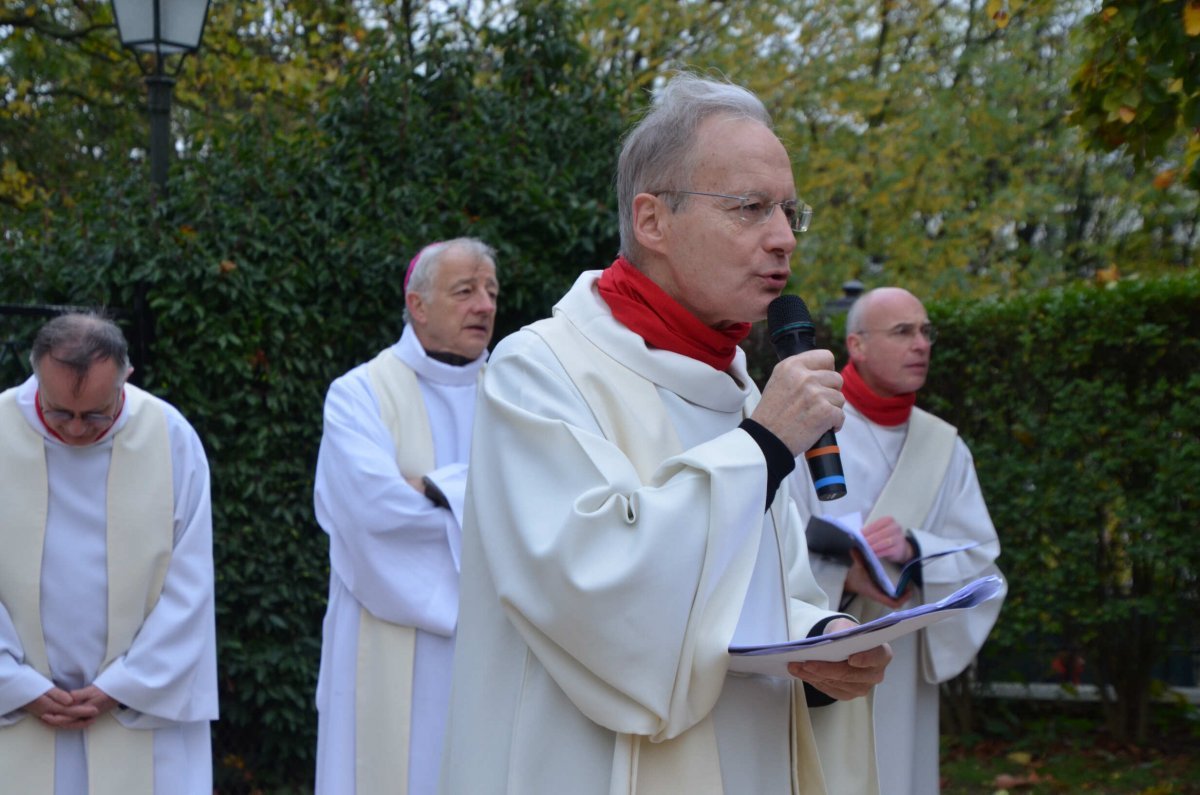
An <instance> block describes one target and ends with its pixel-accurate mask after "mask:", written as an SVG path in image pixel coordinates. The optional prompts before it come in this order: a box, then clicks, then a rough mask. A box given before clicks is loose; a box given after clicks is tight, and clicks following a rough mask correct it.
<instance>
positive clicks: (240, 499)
mask: <svg viewBox="0 0 1200 795" xmlns="http://www.w3.org/2000/svg"><path fill="white" fill-rule="evenodd" d="M573 41H574V31H573V29H572V23H571V21H570V19H569V18H567V17H566V16H565V15H564V14H563V12H562V10H561V8H559V7H557V6H555V5H553V4H538V5H535V6H531V7H530V8H528V9H524V10H523V13H521V14H519V15H517V16H516V17H515V19H514V21H513V22H512V23H511V27H510V28H509V29H508V30H506V31H503V32H501V33H498V34H494V39H493V40H491V41H489V42H488V44H487V46H486V47H485V48H484V49H482V50H480V49H468V48H465V47H463V46H461V45H460V44H458V43H456V42H455V41H454V39H453V38H452V37H451V36H449V35H442V34H435V35H434V37H433V38H432V40H431V41H429V43H428V46H427V48H425V49H424V50H423V51H422V53H420V54H418V56H417V62H416V63H411V62H408V61H407V60H406V59H405V58H404V57H402V56H400V55H398V54H396V53H393V52H384V53H374V54H366V55H364V57H363V60H362V61H361V62H360V63H358V64H357V65H356V66H355V67H354V68H355V70H356V71H355V73H354V78H355V79H354V80H352V81H351V82H350V83H349V86H350V87H349V88H348V89H346V90H345V91H343V92H342V93H341V94H340V95H339V96H336V97H332V98H331V100H330V102H329V103H328V108H329V110H328V112H326V113H324V114H323V115H321V116H320V117H319V118H318V120H317V124H316V125H315V127H314V128H313V129H311V130H309V131H307V133H306V134H305V135H303V136H301V135H298V134H296V133H294V132H293V133H287V134H285V133H278V134H275V133H273V132H272V129H270V128H269V127H265V126H264V125H261V124H260V123H259V121H258V120H256V119H254V118H250V117H248V118H247V119H246V121H245V123H244V125H243V126H242V127H241V129H239V130H238V131H237V132H236V133H235V134H234V135H231V136H229V137H228V138H222V139H221V140H219V141H217V140H214V141H213V142H212V143H211V147H210V149H209V150H208V151H206V152H205V153H204V155H203V158H202V159H196V160H192V161H190V162H186V163H177V164H175V166H174V172H173V174H172V180H171V183H170V197H169V200H168V201H166V202H163V203H162V204H160V205H159V207H158V208H156V210H154V211H153V212H152V211H151V209H150V207H149V199H148V186H147V185H146V180H145V175H141V174H136V173H116V174H114V175H113V176H112V177H111V179H110V180H109V181H108V182H107V183H103V184H100V183H97V184H94V185H93V186H92V189H91V190H88V191H83V190H81V191H80V192H78V193H76V194H75V197H74V198H75V200H76V201H77V202H78V204H77V205H76V206H74V207H66V206H59V207H56V208H55V212H54V216H53V217H54V224H53V227H51V228H41V227H38V228H30V229H13V230H9V234H10V236H11V237H10V239H9V240H8V241H7V242H6V244H5V250H4V253H3V255H2V256H0V285H3V286H2V288H0V303H27V302H38V303H71V304H88V305H108V306H113V307H122V308H128V307H132V306H134V304H135V303H136V299H137V296H138V295H139V294H144V295H145V297H146V300H147V301H148V305H149V308H150V311H151V315H152V317H153V329H152V338H151V341H150V350H149V356H148V363H147V365H146V366H145V367H144V368H142V369H141V370H140V371H139V373H137V375H136V377H135V380H138V381H139V383H141V384H142V385H143V386H145V387H146V388H148V389H150V390H151V391H152V392H154V393H156V394H158V395H160V396H162V397H163V398H165V399H167V400H169V401H171V402H172V403H174V404H175V405H176V406H178V407H179V408H180V409H181V410H182V411H183V413H184V414H185V415H186V416H187V417H188V418H189V419H190V420H191V422H192V423H193V425H194V426H195V427H196V429H197V431H198V432H199V434H200V436H201V438H202V439H203V440H204V443H205V446H206V449H207V451H208V454H209V458H210V463H211V466H212V482H213V509H214V536H215V556H216V566H217V590H218V594H217V596H218V608H217V609H218V616H217V622H218V634H219V638H218V640H219V656H220V688H221V720H220V722H218V724H217V725H216V728H215V737H214V753H215V756H216V768H217V784H218V787H219V789H220V791H222V792H242V791H250V790H251V789H257V788H261V789H264V790H266V791H279V790H280V788H283V787H297V786H299V787H303V786H304V785H306V784H307V783H308V782H310V781H311V778H312V771H313V764H314V762H313V760H314V752H315V747H316V739H315V729H316V720H315V709H314V705H313V700H314V691H315V685H316V673H317V662H318V658H319V647H320V626H321V619H322V616H323V614H324V603H325V593H326V589H327V582H328V552H327V540H326V537H325V536H324V534H323V533H322V532H321V530H320V528H319V527H318V526H317V525H316V523H315V520H314V518H313V511H312V478H313V470H314V466H315V462H316V454H317V447H318V443H319V440H320V432H321V408H322V401H323V397H324V393H325V389H326V387H327V386H328V384H329V382H330V381H331V380H332V379H333V378H335V377H337V376H338V375H340V374H341V373H343V372H345V371H346V370H347V369H349V368H350V367H352V366H353V365H355V364H357V363H359V362H361V361H364V360H366V359H367V358H369V357H371V356H373V355H374V354H375V353H376V352H377V351H378V350H379V349H380V348H382V347H384V346H386V345H388V344H390V343H391V342H392V341H394V340H395V339H396V338H397V337H398V336H399V334H400V330H401V328H400V327H401V320H400V312H401V308H402V286H401V283H402V279H403V273H404V268H405V266H406V265H407V263H408V260H409V258H410V257H411V256H412V255H413V254H414V253H415V252H416V250H417V249H418V248H419V247H420V246H421V245H423V244H425V243H427V242H430V241H432V240H435V239H442V238H446V237H451V236H456V235H464V234H468V235H473V236H477V237H480V238H482V239H484V240H485V241H487V242H489V243H490V244H492V245H493V246H495V247H496V248H497V250H498V275H499V276H500V280H501V285H502V288H501V319H500V326H501V328H502V330H504V331H508V330H512V329H514V328H516V327H518V326H519V325H521V324H523V323H525V322H528V321H529V320H532V319H534V318H536V317H540V316H542V315H545V314H547V313H548V311H549V308H550V304H551V303H552V301H553V300H554V299H556V298H557V297H558V296H559V295H561V294H562V293H563V292H564V291H565V289H566V287H567V286H569V284H570V283H571V282H572V281H573V280H574V278H575V276H576V274H577V273H578V272H579V271H581V270H584V269H586V268H596V267H603V266H605V265H607V264H608V262H609V261H610V260H611V258H612V257H613V256H614V255H615V252H616V248H617V243H616V228H617V223H616V214H615V211H614V200H613V197H612V189H611V178H612V173H613V170H614V167H615V161H616V153H617V146H618V139H619V137H620V133H621V130H622V119H621V116H620V114H619V113H618V112H617V110H616V106H615V104H614V102H613V101H612V100H610V96H611V95H610V93H609V91H608V89H607V87H606V86H605V84H604V83H603V81H602V80H599V81H598V80H597V79H596V78H595V77H594V76H593V75H591V74H590V73H589V69H590V67H589V64H588V63H587V61H586V59H585V58H584V56H583V55H582V53H581V51H580V50H579V49H578V48H577V46H576V45H575V44H573ZM127 330H131V329H128V328H127ZM27 350H28V349H27V348H26V349H25V352H26V353H27ZM0 367H3V368H4V369H3V371H2V374H3V378H4V383H5V384H11V383H14V382H16V381H17V380H19V379H20V378H22V377H24V374H25V373H24V371H23V370H21V369H20V368H19V367H18V366H16V365H15V364H14V362H13V360H12V357H8V358H7V359H5V360H0ZM398 576H402V573H398Z"/></svg>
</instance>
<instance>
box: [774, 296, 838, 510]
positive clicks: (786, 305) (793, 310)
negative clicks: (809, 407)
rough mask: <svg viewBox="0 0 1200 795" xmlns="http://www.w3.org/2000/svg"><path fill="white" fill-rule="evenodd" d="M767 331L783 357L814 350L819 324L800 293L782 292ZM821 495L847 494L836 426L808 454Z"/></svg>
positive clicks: (826, 496)
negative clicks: (835, 431)
mask: <svg viewBox="0 0 1200 795" xmlns="http://www.w3.org/2000/svg"><path fill="white" fill-rule="evenodd" d="M767 333H768V334H769V335H770V337H771V345H773V346H774V347H775V354H776V355H777V356H778V357H779V358H780V359H786V358H788V357H789V356H795V355H796V354H797V353H804V352H805V351H811V350H812V349H813V348H815V347H816V328H815V327H814V326H813V322H812V315H810V314H809V313H808V307H807V306H805V305H804V299H803V298H801V297H800V296H798V295H781V296H779V297H778V298H776V299H775V300H774V301H772V302H771V303H770V305H769V306H768V307H767ZM804 457H805V459H807V460H808V471H809V473H810V474H811V475H812V480H813V485H814V486H816V487H817V499H819V500H822V501H826V500H836V499H838V498H839V497H845V496H846V476H845V474H843V472H842V457H841V454H840V451H839V450H838V446H837V438H836V437H834V435H833V430H832V429H831V430H828V431H826V432H825V433H824V435H822V436H821V438H820V439H818V440H817V443H816V444H815V445H813V447H812V449H811V450H809V451H808V452H807V453H805V454H804Z"/></svg>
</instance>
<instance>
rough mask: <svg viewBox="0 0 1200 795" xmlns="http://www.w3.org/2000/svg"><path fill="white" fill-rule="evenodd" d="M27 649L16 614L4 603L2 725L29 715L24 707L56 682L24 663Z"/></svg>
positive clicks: (0, 622) (0, 614) (0, 613)
mask: <svg viewBox="0 0 1200 795" xmlns="http://www.w3.org/2000/svg"><path fill="white" fill-rule="evenodd" d="M24 659H25V650H24V648H23V647H22V645H21V639H20V638H19V637H18V636H17V630H16V627H14V626H13V622H12V617H11V616H9V614H8V610H6V609H5V608H4V605H0V726H8V725H10V724H13V723H16V722H17V721H19V720H21V718H23V717H24V716H25V713H24V712H22V711H21V708H22V707H24V706H25V705H26V704H28V703H29V702H30V701H33V700H34V699H35V698H37V697H38V696H40V695H41V694H42V693H45V692H46V691H47V690H49V689H50V688H52V687H54V683H53V682H51V681H50V680H49V679H47V678H46V677H44V676H42V675H41V674H40V673H38V672H37V671H36V670H35V669H34V668H33V667H32V666H29V665H26V664H25V663H24Z"/></svg>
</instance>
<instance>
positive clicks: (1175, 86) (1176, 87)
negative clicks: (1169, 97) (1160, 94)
mask: <svg viewBox="0 0 1200 795" xmlns="http://www.w3.org/2000/svg"><path fill="white" fill-rule="evenodd" d="M1167 93H1168V94H1182V93H1183V78H1182V77H1177V78H1175V79H1174V80H1172V81H1171V82H1170V83H1168V84H1167Z"/></svg>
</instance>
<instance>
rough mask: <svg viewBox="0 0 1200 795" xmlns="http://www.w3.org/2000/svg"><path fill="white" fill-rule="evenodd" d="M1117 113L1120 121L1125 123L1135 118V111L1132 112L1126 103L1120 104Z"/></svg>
mask: <svg viewBox="0 0 1200 795" xmlns="http://www.w3.org/2000/svg"><path fill="white" fill-rule="evenodd" d="M1117 115H1119V116H1120V117H1121V121H1123V122H1125V123H1126V124H1129V123H1130V122H1132V121H1133V120H1134V119H1136V118H1137V113H1136V112H1134V110H1133V108H1131V107H1129V106H1128V105H1122V106H1121V109H1120V110H1118V111H1117Z"/></svg>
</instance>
